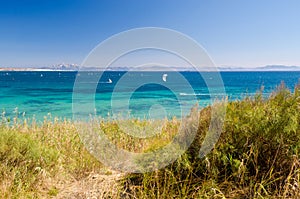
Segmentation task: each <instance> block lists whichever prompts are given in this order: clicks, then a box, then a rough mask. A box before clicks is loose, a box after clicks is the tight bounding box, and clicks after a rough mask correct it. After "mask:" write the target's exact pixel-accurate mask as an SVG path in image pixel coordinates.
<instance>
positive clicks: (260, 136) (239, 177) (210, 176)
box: [0, 85, 300, 198]
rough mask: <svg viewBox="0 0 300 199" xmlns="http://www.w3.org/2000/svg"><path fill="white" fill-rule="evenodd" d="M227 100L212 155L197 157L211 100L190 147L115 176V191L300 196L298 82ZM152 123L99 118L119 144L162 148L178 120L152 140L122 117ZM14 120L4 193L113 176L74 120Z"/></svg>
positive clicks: (58, 188)
mask: <svg viewBox="0 0 300 199" xmlns="http://www.w3.org/2000/svg"><path fill="white" fill-rule="evenodd" d="M226 106H227V109H226V117H225V121H224V127H223V132H222V134H221V136H220V138H219V140H218V142H217V143H216V144H215V147H214V149H213V150H212V151H211V152H210V153H209V154H207V155H206V156H205V157H204V158H199V150H200V148H201V144H202V142H203V139H204V136H205V135H206V132H207V131H208V128H209V124H210V119H211V109H212V107H206V108H204V109H202V110H201V111H200V121H199V127H198V132H197V135H196V139H195V140H194V142H193V143H192V145H191V147H190V148H189V150H188V151H186V153H184V154H183V155H182V156H181V157H180V158H179V159H178V160H177V161H175V162H174V163H172V164H171V165H169V166H168V167H167V168H164V169H161V170H157V171H155V172H151V173H144V174H127V175H126V176H125V177H123V178H122V179H120V180H118V181H116V182H115V183H116V184H118V185H119V186H118V189H119V190H118V193H117V195H118V196H119V197H122V198H264V197H266V198H278V197H285V198H299V197H300V187H299V179H300V161H299V158H300V155H299V153H300V87H299V86H298V87H296V88H295V90H294V92H290V90H288V89H287V88H285V87H284V86H283V85H281V86H279V87H278V89H277V90H276V91H275V92H274V93H272V94H271V95H270V97H269V98H268V99H264V98H263V97H262V94H261V93H258V94H257V95H256V96H254V97H246V98H245V99H244V100H241V101H233V102H229V103H228V104H227V105H226ZM191 115H192V114H191ZM151 122H153V121H141V120H130V121H119V122H116V121H113V120H109V121H100V123H99V124H98V126H99V127H101V128H102V129H103V131H104V132H105V134H107V135H108V137H109V139H110V140H112V142H113V143H115V144H116V145H117V146H118V147H122V148H125V149H127V150H129V151H132V152H143V151H149V150H150V151H151V150H154V149H157V148H160V147H163V146H164V145H165V144H167V143H168V142H169V141H170V140H171V139H173V137H174V135H175V134H176V132H177V131H178V128H179V126H180V122H179V120H177V119H172V120H163V121H162V122H161V124H163V128H162V133H161V134H158V135H155V136H154V137H151V138H147V139H141V138H133V136H128V135H126V134H124V132H123V130H122V128H120V124H121V125H124V124H125V126H126V123H128V126H130V125H131V126H132V125H135V126H137V127H139V128H144V127H146V126H149V125H148V124H150V123H151ZM195 122H196V121H195ZM8 123H9V121H7V119H6V118H5V117H3V122H2V125H1V126H0V163H1V164H0V194H1V195H3V196H4V197H15V198H19V197H50V196H57V195H59V194H60V192H62V191H63V187H64V184H66V183H68V182H70V181H72V180H74V179H75V180H80V179H86V177H87V176H89V174H90V173H104V174H107V175H109V172H108V170H107V169H105V167H104V166H103V165H102V164H101V163H100V162H98V161H97V160H96V159H95V158H94V157H93V156H91V155H90V154H89V153H88V151H87V150H86V149H85V148H84V145H83V144H82V143H81V141H80V138H79V136H78V133H77V130H76V123H74V122H70V121H57V120H54V121H51V120H48V119H47V118H46V119H45V121H44V123H43V124H41V125H36V124H35V123H34V122H31V123H30V125H29V124H28V123H29V122H26V120H18V119H13V120H12V121H10V124H8ZM154 126H155V125H154ZM139 128H138V129H139ZM110 188H112V186H111V185H110V186H106V187H105V189H107V190H106V193H107V195H112V194H115V193H112V191H111V190H109V189H110ZM98 189H104V187H103V186H102V187H98ZM115 196H116V195H113V196H112V197H115Z"/></svg>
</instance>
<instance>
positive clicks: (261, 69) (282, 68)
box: [0, 64, 300, 72]
mask: <svg viewBox="0 0 300 199" xmlns="http://www.w3.org/2000/svg"><path fill="white" fill-rule="evenodd" d="M201 69H203V70H201V71H207V72H213V71H220V72H230V71H232V72H234V71H236V72H242V71H245V72H251V71H253V72H268V71H269V72H271V71H282V72H284V71H300V66H285V65H267V66H262V67H252V68H250V67H248V68H247V67H217V68H209V67H201ZM79 70H80V71H152V72H155V71H157V72H159V71H180V72H184V71H186V72H189V71H190V72H193V71H196V70H195V69H194V68H191V67H189V68H187V67H173V66H170V67H148V68H143V70H141V69H140V68H132V67H126V66H124V67H108V68H101V67H99V68H98V67H85V66H78V65H73V64H70V65H63V64H60V65H56V66H53V67H0V71H28V72H29V71H79Z"/></svg>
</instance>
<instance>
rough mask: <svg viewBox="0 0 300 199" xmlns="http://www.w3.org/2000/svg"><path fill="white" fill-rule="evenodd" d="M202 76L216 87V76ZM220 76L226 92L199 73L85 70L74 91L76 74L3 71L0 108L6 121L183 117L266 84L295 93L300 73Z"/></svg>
mask: <svg viewBox="0 0 300 199" xmlns="http://www.w3.org/2000/svg"><path fill="white" fill-rule="evenodd" d="M164 74H167V78H166V79H165V80H166V81H164V79H163V78H162V77H163V75H164ZM203 74H205V75H204V76H205V77H208V79H209V81H211V82H212V83H214V79H213V78H214V77H215V75H216V74H215V73H209V72H206V73H203ZM220 74H221V77H222V80H223V83H224V89H225V91H226V93H222V88H221V87H222V85H221V84H220V82H216V83H215V84H210V87H209V88H208V87H207V85H206V83H205V81H204V79H203V78H202V77H201V75H200V74H199V73H197V72H180V73H177V72H130V73H126V72H105V73H104V74H103V75H102V76H101V78H100V80H99V81H98V79H97V77H98V76H99V73H97V72H81V74H80V75H81V81H80V82H79V83H77V87H76V88H75V89H74V82H75V80H76V78H77V80H76V81H78V79H80V76H79V75H78V73H77V72H58V71H55V72H44V71H42V72H11V71H7V72H5V71H3V72H0V109H1V111H2V112H5V115H6V116H8V117H13V116H14V115H16V114H17V113H18V114H19V117H21V118H22V117H23V116H24V117H28V118H32V117H35V118H36V119H37V120H43V118H44V116H48V117H49V115H50V114H51V117H52V118H53V117H59V118H67V119H72V118H73V110H74V109H72V108H74V106H76V107H75V110H76V114H77V115H80V114H81V113H80V111H81V110H82V113H83V115H85V114H86V113H87V112H89V113H90V114H93V115H95V114H96V115H98V116H101V117H108V115H109V117H113V116H115V115H118V116H120V115H121V116H122V117H125V116H131V117H140V118H141V117H146V118H162V117H172V116H177V117H181V116H182V114H184V115H185V114H187V113H188V111H189V109H190V108H191V106H192V105H193V104H195V102H196V103H199V105H200V106H206V105H208V104H210V103H212V101H214V100H215V97H216V96H218V94H220V95H219V97H216V98H223V97H224V96H225V95H226V96H228V98H229V100H236V99H241V98H243V97H245V96H246V95H254V94H255V93H256V92H257V91H258V90H259V89H260V88H261V86H263V87H264V95H265V96H268V95H269V94H270V92H272V91H273V90H274V89H275V88H276V86H278V85H279V84H280V83H281V81H284V82H285V84H286V85H287V87H289V88H290V89H293V88H294V86H295V85H296V84H297V83H298V79H299V78H300V72H221V73H220ZM82 76H84V78H82ZM180 78H182V79H180ZM184 81H186V82H184ZM191 89H192V90H191ZM209 91H210V92H209ZM74 92H75V95H74ZM74 97H75V98H76V99H75V101H74V99H73V98H74ZM92 102H93V103H95V106H94V105H93V104H92ZM81 106H82V109H80V107H81ZM87 107H90V108H87ZM16 108H17V109H16ZM91 110H93V111H91ZM49 113H50V114H49Z"/></svg>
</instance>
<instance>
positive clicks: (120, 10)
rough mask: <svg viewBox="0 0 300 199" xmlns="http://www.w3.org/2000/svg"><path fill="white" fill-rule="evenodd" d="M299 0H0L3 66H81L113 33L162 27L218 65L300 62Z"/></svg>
mask: <svg viewBox="0 0 300 199" xmlns="http://www.w3.org/2000/svg"><path fill="white" fill-rule="evenodd" d="M299 8H300V1H299V0H263V1H262V0H252V1H250V0H245V1H241V0H226V1H224V0H189V1H183V0H182V1H180V0H101V1H100V0H48V1H46V0H45V1H41V0H23V1H19V0H0V67H38V66H51V65H55V64H60V63H75V64H81V63H82V61H83V60H84V58H85V57H86V56H87V55H88V54H89V52H90V51H91V50H92V49H93V48H94V47H96V46H97V45H98V44H99V43H100V42H102V41H103V40H105V39H107V38H109V37H110V36H112V35H114V34H117V33H119V32H122V31H126V30H128V29H132V28H141V27H162V28H169V29H173V30H176V31H179V32H182V33H184V34H186V35H188V36H190V37H191V38H193V39H194V40H196V41H197V42H198V43H199V44H201V45H202V46H203V47H204V48H205V49H206V51H207V52H208V54H209V55H210V57H211V58H212V59H213V60H214V62H215V63H216V65H218V66H236V67H258V66H264V65H299V66H300V25H299V24H300V12H299Z"/></svg>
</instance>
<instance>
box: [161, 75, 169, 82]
mask: <svg viewBox="0 0 300 199" xmlns="http://www.w3.org/2000/svg"><path fill="white" fill-rule="evenodd" d="M167 77H168V74H163V76H162V80H163V81H164V82H166V81H167Z"/></svg>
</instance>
